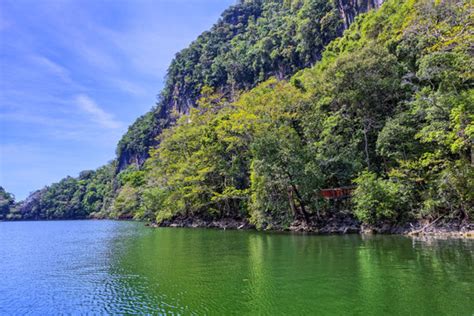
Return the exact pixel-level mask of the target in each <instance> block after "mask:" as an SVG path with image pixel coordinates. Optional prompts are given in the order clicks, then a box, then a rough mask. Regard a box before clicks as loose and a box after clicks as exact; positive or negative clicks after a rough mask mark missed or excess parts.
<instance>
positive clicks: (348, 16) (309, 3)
mask: <svg viewBox="0 0 474 316" xmlns="http://www.w3.org/2000/svg"><path fill="white" fill-rule="evenodd" d="M381 2H382V1H378V0H359V1H352V0H338V1H334V2H332V1H328V0H291V1H283V0H252V1H241V2H240V3H239V4H237V5H235V6H232V7H230V8H229V9H227V10H226V11H225V12H224V13H223V14H222V17H221V19H220V20H219V21H218V22H217V23H216V24H215V25H214V26H213V27H212V28H211V29H210V30H209V31H207V32H204V33H203V34H201V35H200V36H199V37H198V38H197V39H196V40H195V41H194V42H193V43H192V44H191V45H190V46H189V47H188V48H186V49H184V50H182V51H181V52H179V53H178V54H176V57H175V58H174V60H173V61H172V62H171V65H170V67H169V69H168V75H167V81H166V85H165V87H164V89H163V91H162V92H161V94H160V99H159V102H158V104H157V106H156V108H154V109H153V110H152V111H151V112H149V113H147V114H145V115H144V116H142V117H140V118H139V119H138V120H137V121H136V122H135V123H134V124H133V125H132V126H130V128H129V130H128V132H127V133H126V134H125V135H124V136H123V138H122V140H121V141H120V142H119V144H118V147H117V156H118V158H117V159H118V169H119V170H123V169H125V168H126V167H127V166H128V165H130V164H135V165H137V166H141V165H142V164H143V162H144V161H145V159H146V158H147V157H148V152H149V149H150V148H151V147H152V146H154V145H156V144H157V141H158V140H157V139H156V136H157V135H159V134H160V133H161V131H162V130H163V128H166V127H168V126H170V124H172V122H174V120H175V115H173V113H174V114H177V115H178V116H179V115H180V114H183V113H188V112H189V109H190V108H192V107H194V106H196V101H197V100H198V99H199V97H200V95H201V90H202V88H203V87H212V88H213V89H214V90H216V91H219V92H220V93H222V94H224V95H226V96H227V97H228V98H230V99H233V98H234V97H235V96H236V95H237V94H238V93H239V92H240V91H242V90H248V89H250V88H252V87H254V86H255V85H256V84H257V83H259V82H263V81H265V80H266V79H268V78H269V77H271V76H275V77H277V78H279V79H283V78H287V77H288V76H290V75H292V74H294V73H295V72H296V71H298V70H300V69H303V68H305V67H309V66H311V65H313V64H314V63H315V62H316V61H318V60H319V59H320V58H321V53H322V51H323V49H324V47H325V46H326V45H327V44H328V43H329V42H330V41H331V40H333V39H335V38H336V37H338V36H340V35H342V32H343V30H344V29H345V28H346V27H348V26H349V25H350V24H351V23H352V22H353V21H354V18H355V17H356V16H357V15H358V14H360V13H364V12H366V11H367V10H369V9H372V8H377V7H378V6H379V5H380V4H381Z"/></svg>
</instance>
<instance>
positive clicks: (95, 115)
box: [76, 94, 122, 129]
mask: <svg viewBox="0 0 474 316" xmlns="http://www.w3.org/2000/svg"><path fill="white" fill-rule="evenodd" d="M76 102H77V105H78V106H79V108H80V109H81V110H82V111H83V112H85V113H87V114H88V115H89V116H90V118H91V120H93V121H94V122H96V123H98V124H99V125H101V126H102V127H105V128H110V129H115V128H120V127H122V123H121V122H119V121H117V120H115V118H114V117H113V115H112V114H110V113H107V112H106V111H104V110H103V109H102V108H100V107H99V106H98V105H97V104H96V103H95V102H94V100H92V99H91V98H90V97H88V96H87V95H85V94H80V95H78V96H77V97H76Z"/></svg>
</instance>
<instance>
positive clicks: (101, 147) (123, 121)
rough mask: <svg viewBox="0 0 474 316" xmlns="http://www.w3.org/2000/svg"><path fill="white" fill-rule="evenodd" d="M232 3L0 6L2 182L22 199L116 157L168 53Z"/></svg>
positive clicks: (65, 1) (152, 94) (156, 0)
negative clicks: (116, 148) (120, 142)
mask: <svg viewBox="0 0 474 316" xmlns="http://www.w3.org/2000/svg"><path fill="white" fill-rule="evenodd" d="M235 2H236V1H235V0H153V1H146V0H114V1H109V0H41V1H36V0H2V1H0V185H1V186H3V187H4V188H5V189H6V190H7V191H9V192H12V193H14V194H15V195H16V197H17V199H18V200H19V199H23V198H25V197H26V196H27V195H28V193H29V192H32V191H34V190H36V189H39V188H42V187H43V186H45V185H48V184H51V183H53V182H57V181H59V180H60V179H62V178H63V177H65V176H67V175H71V176H77V174H78V173H79V172H80V171H81V170H86V169H95V168H97V167H99V166H101V165H103V164H105V163H106V162H108V161H109V160H111V159H113V158H114V157H115V146H116V144H117V142H118V140H119V139H120V137H121V135H123V133H125V131H126V129H127V127H128V126H129V125H130V124H131V123H132V122H133V121H134V120H135V119H136V118H137V117H138V116H140V115H142V114H144V113H145V112H147V111H148V110H149V109H150V108H151V107H152V106H153V105H154V103H155V101H156V95H157V94H158V93H159V92H160V90H161V88H162V86H163V80H164V77H165V74H166V69H167V67H168V65H169V63H170V61H171V59H172V58H173V56H174V54H175V53H176V52H178V51H179V50H180V49H182V48H185V47H186V46H187V45H188V44H189V43H190V42H191V41H192V40H193V39H195V38H196V37H197V36H198V35H199V34H200V33H201V32H203V31H205V30H207V29H209V28H210V27H211V26H212V24H214V22H215V21H217V19H218V17H219V16H220V13H221V12H222V11H223V10H224V9H225V8H227V7H228V6H229V5H231V4H234V3H235Z"/></svg>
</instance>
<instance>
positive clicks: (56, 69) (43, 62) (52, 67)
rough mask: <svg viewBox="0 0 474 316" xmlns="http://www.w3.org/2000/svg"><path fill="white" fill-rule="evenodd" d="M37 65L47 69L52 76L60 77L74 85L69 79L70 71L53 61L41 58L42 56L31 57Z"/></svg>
mask: <svg viewBox="0 0 474 316" xmlns="http://www.w3.org/2000/svg"><path fill="white" fill-rule="evenodd" d="M30 58H31V60H33V61H34V62H35V63H36V64H37V65H39V66H41V67H43V68H45V69H47V70H48V71H49V72H51V73H52V74H54V75H56V76H58V77H59V78H61V79H62V80H63V81H65V82H67V83H72V80H71V78H70V77H69V71H68V70H67V69H66V68H64V67H63V66H61V65H59V64H57V63H55V62H53V61H52V60H50V59H48V58H46V57H44V56H41V55H33V56H31V57H30Z"/></svg>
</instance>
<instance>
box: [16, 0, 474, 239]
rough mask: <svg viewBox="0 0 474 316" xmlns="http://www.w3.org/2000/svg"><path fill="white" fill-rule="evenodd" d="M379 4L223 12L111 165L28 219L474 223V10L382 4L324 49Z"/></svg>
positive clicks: (45, 199) (173, 72)
mask: <svg viewBox="0 0 474 316" xmlns="http://www.w3.org/2000/svg"><path fill="white" fill-rule="evenodd" d="M359 5H362V7H359ZM373 6H376V4H375V3H373V2H367V1H361V2H353V1H347V2H344V1H342V2H337V3H334V4H331V3H328V2H326V1H309V0H308V1H244V2H242V3H241V4H239V5H237V6H235V7H233V8H232V9H230V10H228V11H226V13H225V14H224V15H223V18H222V20H221V21H220V22H219V23H217V24H216V26H214V28H213V29H212V30H211V32H208V33H205V34H203V35H202V36H201V37H200V38H199V39H198V40H197V41H196V42H194V43H193V44H192V45H191V46H190V48H188V49H186V50H184V51H183V52H181V53H180V54H178V55H177V57H176V59H175V60H174V61H173V64H172V66H171V67H170V73H169V77H168V84H167V86H166V88H165V90H164V92H163V94H162V97H161V100H160V103H159V105H158V107H157V108H156V109H154V110H153V111H152V112H149V113H148V114H146V115H145V116H144V117H142V118H140V119H139V120H138V121H137V123H135V124H134V125H133V126H132V127H131V128H130V130H129V133H127V135H125V136H124V139H123V140H122V141H121V143H120V144H119V150H118V154H119V159H118V161H117V162H113V163H112V164H111V165H109V166H108V167H104V168H105V169H101V170H102V171H100V170H98V171H96V172H91V173H87V174H84V175H81V177H79V178H77V179H75V178H67V179H65V180H63V181H61V182H60V183H59V184H55V185H53V186H51V187H49V188H46V189H44V190H42V191H40V192H39V193H37V195H33V196H32V198H30V199H29V200H28V201H29V202H30V203H29V204H28V203H26V204H25V203H24V204H23V206H22V207H23V208H22V211H21V212H19V213H20V214H22V215H21V216H23V217H27V216H30V218H61V216H63V217H82V216H90V215H91V214H92V216H107V217H121V218H129V217H135V218H141V219H147V220H151V221H157V222H159V223H162V224H165V225H169V224H172V223H174V224H177V225H202V224H206V223H209V222H212V221H214V220H216V219H223V218H230V219H233V220H239V221H243V222H250V223H251V224H253V225H255V226H256V227H258V228H266V229H269V228H276V229H286V228H289V227H300V228H301V227H303V229H309V230H318V229H323V228H322V227H327V226H328V225H336V226H337V225H349V226H350V227H351V228H350V229H351V230H358V229H360V224H361V223H362V224H363V225H370V226H378V227H382V226H383V227H399V226H403V225H404V224H405V223H414V222H417V223H418V222H423V221H436V222H438V223H442V222H444V223H458V224H459V223H460V224H461V225H466V224H467V225H469V224H470V223H472V220H471V219H472V216H473V215H474V204H473V201H474V196H473V192H474V181H473V179H474V167H473V164H474V161H473V157H474V154H473V143H474V127H473V123H472V120H473V116H474V109H473V107H474V92H473V84H474V79H473V72H472V69H473V66H474V64H473V63H474V61H473V47H474V39H473V25H472V20H473V5H472V3H470V2H469V1H463V0H457V1H446V2H435V1H428V0H424V1H413V0H388V1H387V2H386V3H384V4H383V5H382V6H381V8H380V9H378V10H376V11H375V10H373V11H370V12H369V13H367V14H363V15H360V16H359V17H357V18H355V21H354V23H352V24H351V25H350V27H349V29H348V30H346V32H344V34H343V36H342V37H340V38H337V39H335V40H333V41H331V42H329V41H330V39H331V38H330V37H331V36H333V35H334V36H336V35H337V34H340V32H342V29H343V28H344V23H346V24H348V23H349V22H352V21H353V20H354V19H353V16H354V15H355V13H357V12H358V11H357V10H360V11H364V10H367V9H368V8H370V7H373ZM338 8H343V10H340V9H338ZM309 9H314V10H315V11H311V10H310V11H308V12H312V13H306V12H307V11H305V10H309ZM235 12H239V14H238V15H237V17H240V18H236V13H235ZM305 14H308V15H305ZM310 17H317V18H316V19H314V20H313V19H312V18H310ZM223 21H227V22H225V23H224V22H223ZM327 21H331V22H330V23H329V22H328V24H327V23H326V22H327ZM229 25H234V27H230V26H229ZM327 25H330V27H329V28H326V26H327ZM302 26H305V27H302ZM300 27H302V28H301V29H300ZM221 28H222V29H224V30H221ZM217 30H219V31H217ZM229 30H234V31H229ZM298 30H300V31H298ZM323 30H326V31H323ZM312 31H314V32H313V33H312ZM229 32H230V33H229ZM239 32H240V33H239ZM298 32H299V33H298ZM222 34H227V35H226V36H222V37H220V36H221V35H222ZM308 34H314V35H312V37H311V41H308V40H307V38H306V39H305V38H304V36H303V35H308ZM328 34H329V35H328ZM217 35H219V36H217ZM290 35H291V36H290ZM326 36H327V37H326ZM252 39H255V40H252ZM294 41H296V42H294ZM308 43H312V44H311V45H312V46H311V45H309V44H308ZM326 43H328V44H327V45H326ZM308 45H309V47H311V49H307V50H305V47H308ZM324 45H326V47H325V49H324V53H323V54H321V52H322V50H323V46H324ZM229 47H230V48H229ZM267 48H268V50H267ZM209 54H211V55H209ZM212 54H214V55H212ZM234 54H235V56H236V57H235V59H232V58H233V57H232V56H233V55H234ZM205 56H208V58H206V57H205ZM209 56H212V58H210V57H209ZM321 57H322V59H321V61H319V62H316V60H318V59H319V58H321ZM229 62H230V64H227V63H229ZM239 65H240V66H239ZM226 67H227V68H226ZM305 67H306V68H305ZM303 68H304V70H302V71H299V72H297V73H296V74H295V75H293V76H291V74H292V73H294V72H296V71H298V70H299V69H303ZM242 71H243V72H242ZM221 75H222V76H221ZM216 78H220V79H218V80H217V79H216ZM236 78H239V79H238V80H236ZM158 135H159V136H158ZM156 136H158V137H157V138H156V140H155V137H156ZM158 143H159V144H160V146H157V147H155V148H154V149H152V150H151V151H150V157H149V158H148V159H147V157H148V148H149V147H150V146H152V147H153V146H154V145H156V144H158ZM129 164H131V165H129ZM127 166H128V167H127ZM117 169H118V170H122V171H121V172H120V173H119V174H117V175H116V174H115V170H117ZM343 186H351V187H352V186H356V187H357V188H356V189H355V190H354V192H353V198H352V199H350V200H344V201H334V200H327V199H324V198H323V197H322V196H321V195H320V190H321V189H325V188H334V187H343ZM86 197H87V198H86ZM92 203H95V204H93V205H94V207H91V205H92ZM81 205H82V206H81ZM81 207H82V208H81ZM33 210H34V211H33ZM84 210H87V211H86V212H85V213H84ZM31 213H34V214H31ZM38 214H40V215H38ZM42 214H47V215H42ZM346 228H347V227H346Z"/></svg>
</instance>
